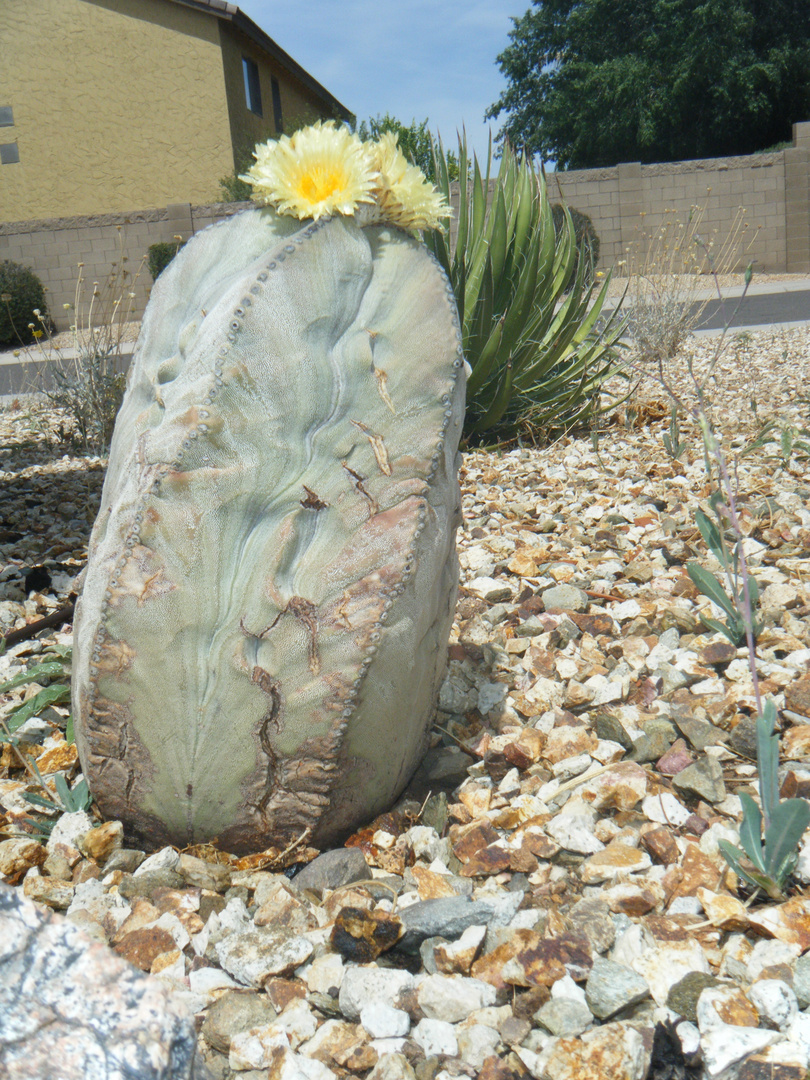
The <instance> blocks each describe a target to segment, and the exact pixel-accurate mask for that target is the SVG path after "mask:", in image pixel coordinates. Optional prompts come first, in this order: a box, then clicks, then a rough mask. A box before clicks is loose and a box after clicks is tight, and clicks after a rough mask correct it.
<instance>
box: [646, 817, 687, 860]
mask: <svg viewBox="0 0 810 1080" xmlns="http://www.w3.org/2000/svg"><path fill="white" fill-rule="evenodd" d="M641 846H642V847H643V848H646V850H647V851H648V852H649V853H650V856H651V858H652V860H653V862H657V863H662V864H663V865H664V866H670V865H671V864H672V863H676V862H678V860H679V859H680V857H681V849H680V848H679V847H678V844H677V841H676V840H675V837H674V836H673V835H672V831H671V830H670V829H667V828H666V827H665V826H664V825H661V826H660V827H659V828H657V829H650V830H649V832H645V833H642V836H641Z"/></svg>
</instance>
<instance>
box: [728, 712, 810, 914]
mask: <svg viewBox="0 0 810 1080" xmlns="http://www.w3.org/2000/svg"><path fill="white" fill-rule="evenodd" d="M775 725H776V706H775V705H774V703H773V701H772V700H770V699H768V700H767V701H766V702H765V704H764V705H763V708H762V712H761V713H760V714H759V716H758V717H757V771H758V773H759V792H760V801H761V803H762V810H761V811H760V808H759V807H758V806H757V804H756V803H755V802H754V800H753V799H752V798H751V796H750V795H746V794H745V793H741V794H740V801H741V802H742V806H743V821H742V825H741V826H740V844H741V845H742V846H741V848H740V847H735V846H734V845H733V844H731V843H729V841H728V840H720V841H719V842H718V846H719V848H720V850H721V852H722V854H723V857H724V858H725V860H726V862H727V863H728V864H729V866H730V867H731V869H732V870H733V871H734V873H735V874H737V876H738V877H740V878H741V879H742V880H743V881H747V882H748V884H749V885H754V886H756V887H757V888H760V889H762V890H763V891H764V892H765V893H767V895H768V896H769V897H770V898H771V899H772V900H782V899H783V898H784V888H785V885H786V883H787V881H788V878H789V877H790V875H791V874H792V873H793V870H794V868H795V866H796V861H797V859H798V855H799V842H800V841H801V838H802V836H803V835H804V831H805V829H806V828H807V826H808V825H810V803H808V802H807V801H806V800H805V799H785V800H782V801H780V799H779V775H778V770H779V736H778V735H777V734H776V733H775V732H774V727H775ZM763 826H764V832H763ZM746 858H747V860H748V864H747V865H746V864H744V863H743V859H746Z"/></svg>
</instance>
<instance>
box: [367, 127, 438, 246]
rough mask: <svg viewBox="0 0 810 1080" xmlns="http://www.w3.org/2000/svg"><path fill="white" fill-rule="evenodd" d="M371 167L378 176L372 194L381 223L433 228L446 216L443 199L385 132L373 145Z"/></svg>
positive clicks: (410, 227)
mask: <svg viewBox="0 0 810 1080" xmlns="http://www.w3.org/2000/svg"><path fill="white" fill-rule="evenodd" d="M374 164H375V166H376V169H377V172H378V173H379V181H378V183H377V186H376V187H375V189H374V195H375V198H376V201H377V204H378V206H379V208H380V217H381V218H383V219H384V220H385V221H390V222H391V223H392V224H393V225H399V226H400V228H403V229H435V228H438V227H439V226H440V225H441V222H442V218H447V217H449V216H450V213H451V210H450V207H449V206H448V205H447V203H446V202H445V201H444V196H443V195H442V194H441V192H439V191H437V190H436V188H435V187H433V185H432V184H430V183H428V181H427V180H426V179H425V174H424V173H423V172H422V170H421V169H418V168H417V167H416V166H415V165H411V163H410V162H409V161H408V159H407V158H406V157H405V155H404V154H403V153H402V151H401V150H400V148H399V146H398V145H397V136H396V134H395V133H394V132H393V131H386V132H385V134H383V135H382V136H381V137H380V139H379V141H378V142H377V143H376V145H375V162H374Z"/></svg>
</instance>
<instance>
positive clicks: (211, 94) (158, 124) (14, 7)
mask: <svg viewBox="0 0 810 1080" xmlns="http://www.w3.org/2000/svg"><path fill="white" fill-rule="evenodd" d="M268 89H269V88H268ZM3 105H11V106H12V108H13V110H14V127H3V128H0V143H7V142H14V141H16V142H17V143H18V146H19V155H20V161H19V163H18V164H10V165H2V166H0V221H21V220H27V219H31V218H42V217H57V216H58V217H66V216H72V215H77V214H90V213H93V214H99V213H108V212H113V211H118V210H131V209H133V208H141V207H144V208H145V207H150V206H165V205H167V203H172V202H192V203H194V202H208V201H211V200H213V199H215V198H216V197H217V195H218V180H219V178H220V177H221V176H224V175H226V174H228V173H230V172H232V171H233V150H232V144H231V132H230V123H229V118H228V109H227V100H226V90H225V80H224V73H223V63H222V50H221V45H220V31H219V21H218V20H217V19H216V18H213V17H212V16H211V15H208V14H206V13H205V12H201V11H196V10H193V9H191V8H186V7H183V6H181V5H177V4H171V3H166V2H165V0H0V106H3Z"/></svg>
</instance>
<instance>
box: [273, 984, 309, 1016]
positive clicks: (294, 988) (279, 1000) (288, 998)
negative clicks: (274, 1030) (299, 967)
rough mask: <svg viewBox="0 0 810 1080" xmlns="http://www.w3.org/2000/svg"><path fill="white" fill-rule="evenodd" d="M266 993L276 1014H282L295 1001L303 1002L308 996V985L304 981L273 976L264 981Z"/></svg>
mask: <svg viewBox="0 0 810 1080" xmlns="http://www.w3.org/2000/svg"><path fill="white" fill-rule="evenodd" d="M264 992H265V993H266V994H267V998H268V1000H269V1002H270V1004H271V1005H272V1006H273V1008H274V1009H275V1010H276V1012H278V1013H281V1012H284V1010H285V1009H286V1008H287V1006H288V1005H290V1004H291V1003H292V1002H293V1001H299V1000H300V1001H303V1000H304V999H305V998H306V996H307V984H306V983H305V982H304V980H303V979H293V978H290V979H283V978H281V976H279V975H272V976H271V977H270V978H269V979H265V981H264Z"/></svg>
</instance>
